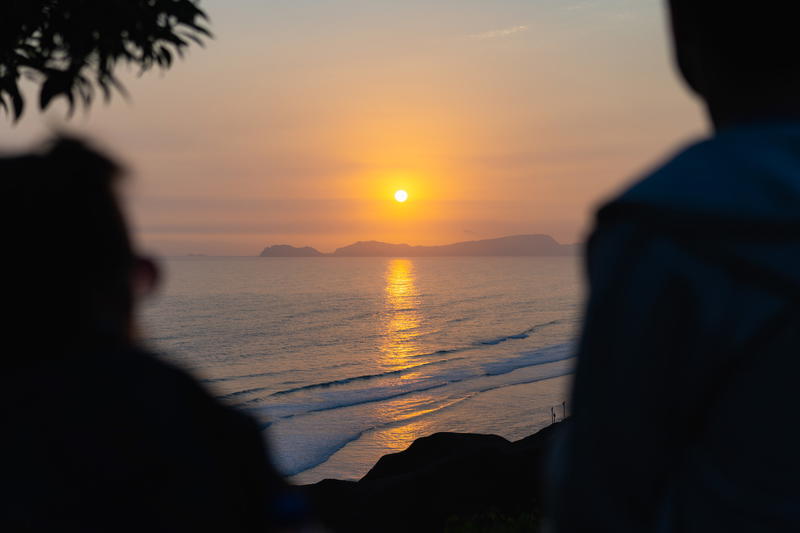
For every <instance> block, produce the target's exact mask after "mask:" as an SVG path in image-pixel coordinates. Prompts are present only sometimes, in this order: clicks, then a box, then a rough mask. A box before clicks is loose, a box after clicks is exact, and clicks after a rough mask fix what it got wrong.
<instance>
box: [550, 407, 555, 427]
mask: <svg viewBox="0 0 800 533" xmlns="http://www.w3.org/2000/svg"><path fill="white" fill-rule="evenodd" d="M550 416H551V417H552V418H553V424H555V423H556V408H555V407H551V408H550Z"/></svg>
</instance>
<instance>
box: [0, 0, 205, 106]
mask: <svg viewBox="0 0 800 533" xmlns="http://www.w3.org/2000/svg"><path fill="white" fill-rule="evenodd" d="M207 21H208V17H207V16H206V14H205V12H204V11H203V10H201V9H200V8H199V7H198V5H197V0H4V1H3V6H2V7H0V108H3V109H4V110H5V111H6V113H9V114H11V115H13V117H14V121H17V120H19V118H20V117H21V116H22V113H23V111H24V109H25V99H24V97H23V94H22V91H21V90H20V81H21V80H22V79H23V78H27V79H30V80H32V81H34V82H35V83H37V84H39V85H40V89H39V107H40V109H42V110H44V109H46V108H47V107H48V106H49V105H50V103H51V102H52V101H53V99H54V98H56V97H58V96H63V97H65V98H66V99H67V102H68V103H69V115H71V114H72V113H73V111H74V109H75V105H76V102H80V103H82V104H83V105H84V106H85V107H89V106H90V105H91V103H92V101H93V99H94V97H95V94H96V89H97V88H98V87H99V89H100V91H101V92H102V94H103V97H104V99H105V100H106V101H108V100H109V99H110V98H111V93H112V89H116V90H117V91H118V92H120V93H121V94H123V95H125V94H126V93H125V89H124V88H123V86H122V85H121V83H120V82H119V80H118V79H117V77H116V76H115V74H114V69H115V67H116V66H117V65H118V63H127V64H133V65H136V66H138V68H139V74H142V73H144V72H146V71H148V70H150V69H152V68H154V67H159V68H161V69H167V68H169V67H170V66H171V64H172V61H173V59H174V57H175V54H177V55H178V56H181V57H182V56H183V54H184V50H185V49H186V48H187V47H188V46H189V45H190V43H191V42H194V43H197V44H199V45H201V46H202V45H203V39H204V38H206V37H211V33H210V32H209V30H208V29H207V28H206V27H205V26H204V23H205V22H207Z"/></svg>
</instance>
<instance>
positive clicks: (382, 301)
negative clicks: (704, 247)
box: [143, 257, 582, 483]
mask: <svg viewBox="0 0 800 533" xmlns="http://www.w3.org/2000/svg"><path fill="white" fill-rule="evenodd" d="M163 267H164V269H165V284H164V287H163V289H162V291H161V293H160V294H159V295H158V296H156V297H154V298H153V299H152V300H151V301H150V302H149V303H148V305H147V306H146V310H145V316H144V323H143V330H144V337H145V338H146V343H147V345H148V346H149V347H150V348H152V349H154V350H155V351H157V352H159V353H161V354H162V355H163V356H164V357H165V358H166V359H168V360H170V361H172V362H173V363H175V364H177V365H178V366H181V367H183V368H184V369H186V370H188V371H190V372H191V373H193V374H194V375H195V376H196V377H198V378H199V379H200V380H202V381H203V382H204V384H205V385H206V386H207V387H208V388H209V389H210V390H211V391H212V393H213V394H214V395H215V396H217V397H218V398H220V399H221V400H222V401H224V402H226V403H228V404H229V405H232V406H234V407H236V408H238V409H241V410H243V411H245V412H247V413H249V414H251V415H253V416H254V417H255V418H256V419H257V420H259V421H260V422H261V425H262V427H263V429H264V434H265V438H266V439H267V441H268V442H269V445H270V447H271V449H272V453H273V456H274V459H275V462H276V465H277V466H278V468H279V469H280V470H281V471H282V472H283V473H284V474H286V475H287V476H290V477H291V478H292V480H293V481H295V482H297V483H310V482H315V481H319V480H320V479H324V478H327V477H334V478H339V479H358V478H360V477H361V476H363V475H364V474H365V473H366V472H367V471H368V470H369V468H370V467H371V466H372V465H373V464H374V463H375V462H376V461H377V460H378V459H379V458H380V457H381V456H382V455H384V454H385V453H390V452H394V451H400V450H402V449H405V448H406V447H407V446H408V445H409V444H411V442H412V441H413V440H414V439H416V438H418V437H422V436H425V435H429V434H431V433H435V432H437V431H461V432H475V433H495V434H499V435H502V436H504V437H506V438H509V439H511V440H516V439H519V438H522V437H524V436H527V435H529V434H531V433H533V432H534V431H536V430H538V429H540V428H542V427H544V426H545V425H547V424H550V423H551V421H552V413H553V412H555V413H556V415H557V418H558V419H560V418H561V417H562V416H563V414H564V410H565V409H566V410H567V411H568V409H569V406H568V405H567V406H564V405H562V402H564V401H565V400H566V399H567V391H568V388H569V382H570V375H571V373H572V370H573V366H574V357H573V354H574V339H575V336H576V333H577V327H578V317H579V315H580V310H581V306H582V291H581V287H580V267H579V264H578V258H575V257H527V258H512V257H491V258H485V257H483V258H478V257H463V258H460V257H459V258H414V259H385V258H255V257H254V258H215V257H187V258H172V259H167V260H165V261H164V265H163Z"/></svg>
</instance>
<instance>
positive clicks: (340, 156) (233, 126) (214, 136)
mask: <svg viewBox="0 0 800 533" xmlns="http://www.w3.org/2000/svg"><path fill="white" fill-rule="evenodd" d="M202 5H204V6H205V8H206V10H207V11H208V13H209V15H210V16H211V19H212V27H213V31H214V32H215V34H216V39H215V40H214V41H212V42H210V43H209V45H208V47H207V48H206V49H193V50H192V51H191V53H190V54H189V57H188V59H187V60H186V61H185V62H183V63H179V64H177V65H176V66H175V67H174V68H173V69H172V70H171V71H169V72H167V73H165V74H164V75H159V74H151V75H148V76H145V77H143V78H136V77H134V76H128V77H127V79H128V81H127V83H126V85H127V88H128V90H129V91H130V93H131V95H132V99H131V101H130V102H127V101H125V100H124V99H122V98H116V99H115V100H114V101H113V102H112V104H111V105H108V106H104V105H102V104H98V105H97V106H95V107H94V108H93V109H92V110H91V111H90V112H89V113H88V114H86V115H85V116H81V115H80V114H79V115H78V116H77V117H76V118H74V119H72V120H71V121H66V120H65V119H64V114H63V108H58V107H56V108H54V109H53V110H52V111H51V112H49V113H48V114H46V115H44V116H42V115H40V114H38V113H36V112H35V111H33V110H32V109H31V110H29V111H28V113H27V114H26V116H25V118H24V119H23V121H22V123H21V124H19V125H17V126H12V125H10V123H9V122H8V121H2V122H0V146H2V147H4V148H9V147H20V146H26V145H28V144H30V143H31V142H33V141H34V140H35V139H40V138H42V137H43V136H44V135H46V133H47V132H48V131H50V130H51V129H52V128H53V127H56V128H66V129H69V130H74V131H77V132H80V133H85V134H87V135H89V136H91V137H93V138H95V139H97V140H98V141H99V142H100V143H101V144H102V145H103V146H106V147H108V148H109V149H111V150H112V151H113V152H115V153H117V154H118V155H119V156H120V157H121V158H122V159H123V160H124V161H126V162H127V163H128V165H129V166H130V167H131V169H132V170H133V173H132V179H131V180H130V182H129V184H128V188H127V190H126V193H127V195H128V198H129V206H130V211H131V213H132V214H133V216H134V218H135V227H136V232H137V238H138V241H139V242H140V244H141V246H142V247H144V248H146V249H147V250H150V251H152V252H156V253H159V254H164V255H181V254H187V253H206V254H221V255H254V254H257V253H258V252H260V250H261V249H262V248H263V247H264V246H266V245H270V244H284V243H285V244H294V245H311V246H315V247H317V248H319V249H321V250H322V251H332V250H333V249H334V248H336V247H339V246H344V245H346V244H349V243H351V242H353V241H355V240H370V239H375V240H384V241H389V242H407V243H410V244H436V243H447V242H454V241H460V240H471V239H477V238H489V237H496V236H501V235H508V234H516V233H549V234H551V235H553V236H554V237H555V238H556V239H558V240H559V241H561V242H566V243H568V242H576V241H579V240H581V239H582V238H583V235H584V233H585V230H586V227H587V223H588V221H589V220H590V217H591V212H592V208H593V207H594V206H595V205H596V204H597V203H598V202H599V201H600V200H601V199H603V198H605V197H606V196H608V195H609V194H611V193H612V192H614V191H615V190H617V189H618V188H619V187H621V186H623V185H624V184H625V183H628V182H629V181H630V179H632V178H633V177H635V176H636V175H637V174H638V173H639V172H641V171H642V170H644V169H645V168H646V167H647V165H649V164H652V163H655V162H656V161H657V160H658V159H659V158H661V157H664V156H666V155H667V154H668V153H669V152H670V151H671V150H673V149H675V148H676V147H677V146H678V145H679V144H680V143H682V142H686V141H687V140H690V139H691V138H692V137H695V136H697V135H701V134H703V132H704V131H705V126H704V125H703V120H702V114H701V112H700V110H699V108H698V106H697V105H696V103H694V102H693V100H692V99H691V98H690V96H689V95H688V94H687V93H686V92H685V91H684V90H683V88H682V87H681V86H680V85H679V83H678V81H677V79H676V77H675V75H674V73H673V72H672V69H671V63H670V59H669V54H668V49H667V46H666V42H667V41H666V36H665V31H664V30H665V22H664V20H663V13H662V5H661V2H659V1H657V0H595V1H590V0H583V1H578V0H574V1H573V0H524V1H523V0H496V1H491V2H489V1H486V0H482V1H478V0H449V1H444V0H442V1H430V0H428V1H424V2H423V1H417V0H406V1H404V2H397V1H396V0H371V1H370V2H364V1H359V0H338V1H329V2H319V1H312V0H292V1H291V2H288V1H279V0H271V1H264V0H260V1H257V0H206V1H205V2H203V3H202ZM396 189H405V190H407V191H408V192H409V195H410V198H409V201H408V202H406V203H405V204H398V203H396V202H394V200H393V198H392V195H393V193H394V191H395V190H396Z"/></svg>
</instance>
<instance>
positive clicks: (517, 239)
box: [260, 235, 578, 257]
mask: <svg viewBox="0 0 800 533" xmlns="http://www.w3.org/2000/svg"><path fill="white" fill-rule="evenodd" d="M577 249H578V246H577V245H574V244H559V243H558V242H557V241H556V240H555V239H553V238H552V237H551V236H549V235H511V236H508V237H500V238H497V239H484V240H480V241H465V242H457V243H454V244H445V245H440V246H411V245H408V244H391V243H388V242H379V241H359V242H356V243H354V244H351V245H349V246H344V247H342V248H337V249H336V251H334V252H333V253H322V252H320V251H319V250H316V249H314V248H311V247H310V246H304V247H302V248H297V247H295V246H290V245H288V244H275V245H272V246H267V247H266V248H264V250H263V251H262V252H261V255H260V256H261V257H457V256H482V257H491V256H495V257H496V256H514V257H532V256H569V255H575V253H576V251H577Z"/></svg>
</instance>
